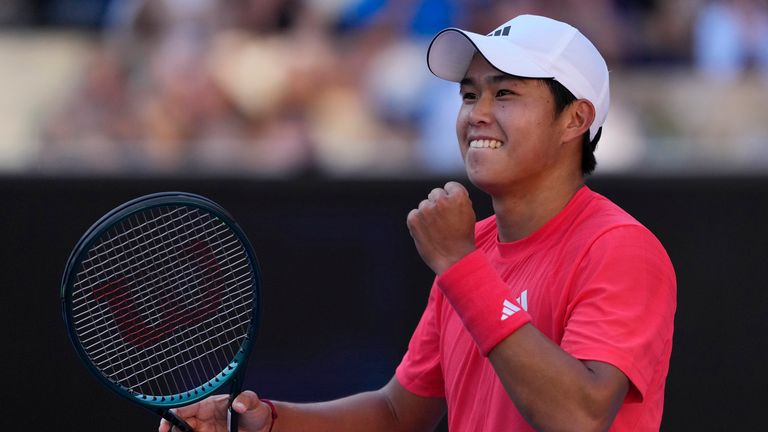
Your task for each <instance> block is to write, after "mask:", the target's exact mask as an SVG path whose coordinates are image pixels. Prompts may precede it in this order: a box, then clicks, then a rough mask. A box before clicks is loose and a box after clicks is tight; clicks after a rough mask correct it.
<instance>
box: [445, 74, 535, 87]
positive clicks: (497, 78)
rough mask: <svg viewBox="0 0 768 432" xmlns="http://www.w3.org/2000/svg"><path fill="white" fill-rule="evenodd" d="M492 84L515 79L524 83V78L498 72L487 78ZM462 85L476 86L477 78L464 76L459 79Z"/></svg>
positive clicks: (514, 80)
mask: <svg viewBox="0 0 768 432" xmlns="http://www.w3.org/2000/svg"><path fill="white" fill-rule="evenodd" d="M485 80H486V81H488V82H489V83H491V84H498V83H501V82H507V81H513V82H518V83H522V82H523V81H524V78H520V77H516V76H514V75H508V74H496V75H491V76H489V77H487V78H486V79H485ZM459 85H460V86H474V85H475V80H473V79H472V78H468V77H464V78H463V79H462V80H461V81H459Z"/></svg>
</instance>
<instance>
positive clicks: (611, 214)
mask: <svg viewBox="0 0 768 432" xmlns="http://www.w3.org/2000/svg"><path fill="white" fill-rule="evenodd" d="M581 199H582V201H583V202H582V203H581V204H580V205H579V208H578V209H577V214H576V215H575V216H574V218H573V222H572V224H571V226H570V227H569V228H568V231H569V235H568V236H567V237H566V238H570V239H571V240H570V242H568V243H571V244H572V246H573V247H576V248H578V249H579V250H581V252H582V253H583V254H585V255H587V256H589V255H595V254H597V255H606V256H611V255H613V256H614V258H617V257H618V255H619V254H621V252H626V251H627V250H634V251H635V252H642V255H643V256H646V257H655V258H654V259H653V261H656V262H657V263H658V264H660V265H663V266H669V267H670V268H671V263H669V257H668V254H667V252H666V250H665V249H664V246H663V245H662V244H661V242H660V241H659V239H658V238H657V237H656V236H655V235H654V234H653V232H651V230H649V229H648V228H647V227H646V226H645V225H643V224H642V223H640V222H639V221H638V220H637V219H635V218H634V217H633V216H632V215H630V214H629V213H628V212H626V211H625V210H624V209H622V208H621V207H619V206H618V205H617V204H615V203H614V202H613V201H611V200H609V199H608V198H606V197H604V196H603V195H600V194H598V193H596V192H593V191H591V190H589V189H587V190H586V191H585V194H584V196H582V197H581Z"/></svg>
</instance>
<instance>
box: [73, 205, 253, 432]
mask: <svg viewBox="0 0 768 432" xmlns="http://www.w3.org/2000/svg"><path fill="white" fill-rule="evenodd" d="M61 300H62V307H63V315H64V322H65V324H66V327H67V329H68V332H69V337H70V340H71V341H72V343H73V345H74V347H75V350H76V351H77V353H78V354H79V356H80V358H81V359H82V360H83V362H84V363H85V364H86V365H87V366H88V368H89V370H90V371H91V372H92V373H93V374H94V375H95V376H96V377H97V378H98V379H99V380H100V381H101V382H102V383H103V384H104V385H106V386H107V387H109V388H110V389H112V390H113V391H115V392H117V393H118V394H119V395H121V396H123V397H125V398H127V399H130V400H132V401H134V402H136V403H138V404H141V405H143V406H145V407H146V408H149V409H152V410H153V411H155V412H157V413H158V414H160V415H162V416H163V417H165V418H167V419H168V420H169V421H171V422H172V423H173V424H174V425H175V426H177V427H178V428H180V429H181V430H189V431H191V430H192V429H191V428H190V427H189V426H188V425H186V424H185V423H184V422H183V421H181V420H180V419H178V418H176V417H175V416H174V415H173V414H172V413H171V412H170V411H169V410H170V409H171V408H174V407H179V406H183V405H188V404H191V403H193V402H196V401H198V400H200V399H203V398H205V397H207V396H209V395H211V394H213V393H216V392H217V390H219V389H220V388H221V387H222V386H224V385H225V384H227V383H229V384H230V403H231V400H232V398H234V396H236V395H237V394H238V393H239V392H240V387H241V383H242V375H243V373H244V370H245V367H246V365H247V360H248V357H249V354H250V352H251V348H252V347H253V343H254V340H255V338H256V332H257V329H258V324H259V318H260V310H261V281H260V271H259V266H258V261H257V259H256V255H255V254H254V252H253V248H252V247H251V244H250V242H249V241H248V238H247V237H246V235H245V234H244V233H243V230H242V229H241V228H240V227H239V226H238V225H237V223H236V222H235V221H234V219H233V218H232V217H231V216H230V215H229V214H228V213H227V212H226V211H225V210H224V209H223V208H222V207H221V206H219V205H218V204H216V203H215V202H213V201H211V200H209V199H207V198H204V197H202V196H199V195H193V194H189V193H184V192H164V193H158V194H152V195H147V196H144V197H140V198H137V199H135V200H132V201H130V202H127V203H125V204H123V205H121V206H119V207H117V208H115V209H114V210H112V211H111V212H109V213H108V214H106V215H105V216H104V217H102V218H101V219H100V220H99V221H97V222H96V223H95V224H94V225H93V226H92V227H91V228H90V229H89V230H88V231H87V232H86V233H85V234H84V235H83V236H82V238H81V239H80V240H79V241H78V243H77V245H76V246H75V248H74V250H73V251H72V254H71V255H70V257H69V259H68V261H67V264H66V267H65V271H64V276H63V278H62V285H61ZM231 414H235V413H234V412H233V411H231ZM231 417H232V419H231V422H230V423H231V424H230V428H231V430H237V416H236V415H231Z"/></svg>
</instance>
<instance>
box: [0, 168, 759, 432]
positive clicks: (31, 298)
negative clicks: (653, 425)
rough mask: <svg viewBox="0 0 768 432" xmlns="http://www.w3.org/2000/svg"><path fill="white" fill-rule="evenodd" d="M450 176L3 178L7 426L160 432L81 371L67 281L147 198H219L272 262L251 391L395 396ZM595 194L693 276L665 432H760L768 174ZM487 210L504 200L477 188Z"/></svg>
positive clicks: (609, 182) (601, 186)
mask: <svg viewBox="0 0 768 432" xmlns="http://www.w3.org/2000/svg"><path fill="white" fill-rule="evenodd" d="M442 183H443V182H442V181H441V180H439V179H438V180H387V181H328V180H322V181H320V180H318V181H312V180H297V181H285V182H283V181H262V180H255V179H168V178H164V179H110V178H95V179H94V178H88V179H85V178H84V179H54V178H51V179H28V178H12V177H11V178H3V179H0V199H2V203H3V211H2V225H1V226H2V239H3V247H2V249H1V250H2V263H3V269H4V271H3V276H4V277H5V283H4V284H3V287H4V289H3V292H2V297H1V298H2V302H1V303H0V304H1V305H0V308H1V309H0V312H1V314H0V316H1V317H2V318H0V320H1V321H0V323H2V325H3V327H2V328H4V329H5V330H4V331H3V332H2V345H0V346H2V348H3V350H2V354H0V365H2V371H3V375H4V377H5V379H4V380H3V381H4V383H5V386H4V387H5V388H4V389H3V391H2V411H3V415H2V416H1V417H0V425H2V429H3V430H22V429H26V430H35V429H48V428H55V429H57V430H77V431H102V430H112V431H123V430H124V431H141V430H144V431H152V430H156V427H157V422H158V419H157V418H156V417H155V415H154V414H152V413H150V412H148V411H145V410H143V409H142V408H140V407H138V406H137V405H133V404H131V403H129V402H128V401H126V400H123V399H122V398H120V397H119V396H118V395H116V394H113V393H111V392H110V391H109V390H108V389H106V388H105V387H102V386H101V385H100V384H99V383H98V381H97V380H96V379H95V378H94V377H93V376H91V375H90V374H89V372H88V370H87V369H86V368H85V366H84V365H83V364H81V363H80V361H79V359H78V358H77V355H76V354H75V351H74V349H73V348H72V346H71V344H70V343H69V341H68V339H67V336H66V331H65V329H64V324H63V320H62V317H61V304H60V300H59V289H60V287H59V285H60V278H61V275H62V271H63V269H64V264H65V262H66V260H67V257H68V255H69V253H70V252H71V250H72V248H73V246H74V244H75V242H76V241H77V240H78V238H79V237H80V235H81V234H82V233H83V232H84V231H85V230H86V229H87V228H88V227H89V226H90V225H91V224H92V223H93V222H95V221H96V220H97V219H98V218H99V217H101V215H102V214H104V213H106V212H107V211H109V210H110V209H112V208H113V207H114V206H116V205H119V204H121V203H122V202H124V201H127V200H129V199H131V198H135V197H138V196H141V195H144V194H148V193H153V192H160V191H170V190H177V191H186V192H192V193H198V194H202V195H205V196H207V197H209V198H211V199H213V200H214V201H217V202H218V203H219V204H221V205H222V206H224V207H225V208H226V209H228V210H229V212H230V213H231V214H232V215H233V216H234V218H235V219H236V220H237V221H238V223H239V224H240V225H241V226H242V228H243V229H244V231H245V232H246V234H247V235H248V237H249V238H250V240H251V242H252V243H253V246H254V249H255V251H256V254H257V255H258V258H259V261H260V265H261V268H262V273H263V274H262V277H263V302H264V309H263V316H262V325H261V330H260V332H259V336H258V340H257V343H256V348H255V350H254V353H253V355H252V357H251V360H250V364H249V368H248V372H247V378H246V386H247V387H248V388H251V389H254V390H255V391H257V392H258V393H259V394H260V395H262V396H264V397H268V398H271V399H278V400H280V399H284V400H294V401H318V400H325V399H329V398H335V397H340V396H344V395H348V394H350V393H355V392H359V391H363V390H372V389H376V388H379V387H381V386H382V385H384V384H385V383H386V382H387V381H388V380H389V379H390V378H391V377H392V374H393V372H394V368H395V367H396V366H397V364H398V362H399V360H400V357H401V356H402V354H403V352H404V350H405V348H406V346H407V343H408V339H409V337H410V334H411V332H412V330H413V328H414V327H415V325H416V323H417V321H418V319H419V317H420V314H421V311H422V309H423V307H424V305H425V304H426V300H427V295H428V292H429V288H430V284H431V280H432V276H433V275H432V274H431V273H430V270H429V269H428V268H427V267H426V266H425V265H423V264H422V262H421V260H420V258H419V256H418V254H417V253H416V251H415V248H414V247H413V244H412V240H411V238H410V236H409V234H408V230H407V228H406V226H405V217H406V214H407V213H408V211H409V210H410V209H411V208H413V207H415V206H416V205H417V204H418V202H419V201H420V200H421V199H422V198H423V197H425V196H426V195H427V193H428V192H429V191H430V190H431V189H432V188H433V187H436V186H440V185H442ZM589 185H590V187H592V188H593V189H594V190H596V191H598V192H600V193H602V194H604V195H606V196H607V197H609V198H610V199H612V200H614V201H615V202H616V203H618V204H619V205H621V206H622V207H624V208H625V209H626V210H627V211H629V212H630V213H632V214H633V215H634V216H635V217H636V218H637V219H638V220H640V221H641V222H642V223H644V224H645V225H646V226H647V227H649V228H650V229H651V230H652V231H653V232H654V233H655V234H656V235H657V236H658V237H659V238H660V239H661V241H662V243H663V244H664V245H665V247H666V248H667V251H668V252H669V254H670V256H671V258H672V261H673V263H674V265H675V269H676V271H677V276H678V310H677V316H676V322H675V345H674V349H673V354H672V364H671V368H670V375H669V379H668V381H667V393H666V408H665V414H664V423H663V427H662V429H663V430H670V431H676V430H756V429H759V425H760V424H762V421H761V422H759V423H758V420H760V417H761V416H760V412H761V408H762V407H761V404H760V402H761V401H762V397H761V394H762V393H763V392H764V389H765V388H768V374H766V373H765V364H766V359H768V356H766V354H767V353H768V345H766V343H765V342H764V340H765V334H766V333H768V320H767V319H765V317H764V313H765V312H766V311H768V295H767V294H766V289H765V280H764V275H765V268H766V264H765V262H766V261H765V257H766V256H768V229H766V227H765V224H766V220H768V217H766V216H768V199H767V197H768V178H706V179H690V178H617V177H596V178H594V179H591V180H590V182H589ZM472 198H473V201H474V202H475V205H476V211H477V213H478V217H484V216H487V215H490V214H491V207H490V202H489V201H488V199H487V198H486V197H484V196H483V195H482V194H481V193H480V192H479V191H477V190H474V189H473V190H472Z"/></svg>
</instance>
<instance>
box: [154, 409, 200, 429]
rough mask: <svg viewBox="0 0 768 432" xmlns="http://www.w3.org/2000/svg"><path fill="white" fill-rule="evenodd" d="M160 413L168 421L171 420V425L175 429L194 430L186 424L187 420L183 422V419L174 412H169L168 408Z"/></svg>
mask: <svg viewBox="0 0 768 432" xmlns="http://www.w3.org/2000/svg"><path fill="white" fill-rule="evenodd" d="M161 415H162V416H163V418H164V419H166V420H168V421H169V422H171V424H172V425H173V427H175V428H176V429H178V430H180V431H183V432H195V430H194V429H192V427H191V426H189V425H188V424H187V422H185V421H184V420H182V419H180V418H178V417H176V414H174V413H173V412H171V411H169V410H164V411H163V412H162V414H161Z"/></svg>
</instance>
